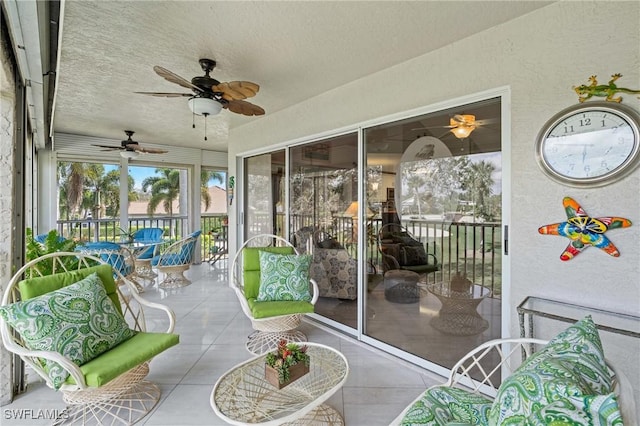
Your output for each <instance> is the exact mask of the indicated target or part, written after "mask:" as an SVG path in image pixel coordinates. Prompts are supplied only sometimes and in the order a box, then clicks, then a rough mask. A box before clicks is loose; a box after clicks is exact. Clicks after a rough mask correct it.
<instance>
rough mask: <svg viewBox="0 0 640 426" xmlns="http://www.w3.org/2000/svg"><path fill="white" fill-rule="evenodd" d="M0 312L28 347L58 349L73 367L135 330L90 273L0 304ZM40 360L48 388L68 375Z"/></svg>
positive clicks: (116, 343) (95, 355) (127, 336)
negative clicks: (55, 287) (62, 284)
mask: <svg viewBox="0 0 640 426" xmlns="http://www.w3.org/2000/svg"><path fill="white" fill-rule="evenodd" d="M0 315H1V316H2V318H3V319H4V320H5V321H7V323H9V324H10V325H11V326H12V327H13V328H14V329H15V330H16V331H17V332H18V333H19V334H20V336H21V337H22V339H23V340H24V342H25V345H26V346H27V347H28V348H30V349H34V350H43V351H54V352H58V353H60V354H62V355H64V356H66V357H68V358H70V359H71V360H73V362H75V363H76V364H78V365H82V364H84V363H86V362H88V361H90V360H92V359H94V358H95V357H97V356H98V355H100V354H102V353H103V352H105V351H108V350H109V349H111V348H113V347H115V346H116V345H118V344H119V343H121V342H123V341H125V340H127V339H129V338H130V337H131V336H133V335H134V334H135V332H134V331H133V330H131V329H129V327H128V325H127V323H126V322H125V320H124V318H123V317H122V314H120V312H119V311H118V309H116V306H115V305H114V303H113V302H112V301H111V299H110V298H109V297H108V296H107V293H106V291H105V288H104V286H103V284H102V281H101V280H100V278H99V277H98V275H97V274H96V273H95V272H94V273H92V274H91V275H89V276H87V277H86V278H84V279H83V280H81V281H78V282H77V283H75V284H71V285H69V286H66V287H63V288H61V289H58V290H55V291H52V292H50V293H46V294H43V295H41V296H38V297H34V298H32V299H28V300H25V301H22V302H17V303H13V304H10V305H6V306H2V307H0ZM44 363H45V369H46V370H47V372H48V374H49V378H50V379H51V382H52V383H53V386H54V387H55V388H56V389H58V388H59V387H60V386H61V385H62V384H63V383H64V381H65V380H66V379H67V377H68V376H69V373H68V372H67V371H66V370H65V369H64V368H62V366H60V365H59V364H58V363H56V362H53V361H46V360H45V361H44Z"/></svg>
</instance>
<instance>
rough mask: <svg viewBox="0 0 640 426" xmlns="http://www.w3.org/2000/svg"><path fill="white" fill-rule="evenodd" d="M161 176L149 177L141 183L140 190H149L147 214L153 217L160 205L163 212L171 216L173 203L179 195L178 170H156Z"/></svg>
mask: <svg viewBox="0 0 640 426" xmlns="http://www.w3.org/2000/svg"><path fill="white" fill-rule="evenodd" d="M155 172H156V173H160V175H161V176H149V177H147V178H145V179H144V180H143V181H142V190H143V191H144V192H147V190H148V189H149V188H151V198H150V199H149V204H148V205H147V214H149V216H153V213H154V212H155V211H156V208H157V207H158V206H159V205H160V203H162V206H163V207H164V211H165V212H167V213H168V214H169V216H173V201H174V200H176V199H177V198H178V195H180V170H176V169H166V168H162V169H156V170H155Z"/></svg>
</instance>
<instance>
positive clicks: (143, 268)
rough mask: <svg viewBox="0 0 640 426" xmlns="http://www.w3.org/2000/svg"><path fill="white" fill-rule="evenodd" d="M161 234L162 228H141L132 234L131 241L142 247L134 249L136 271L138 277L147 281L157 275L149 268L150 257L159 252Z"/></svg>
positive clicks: (162, 232)
mask: <svg viewBox="0 0 640 426" xmlns="http://www.w3.org/2000/svg"><path fill="white" fill-rule="evenodd" d="M163 234H164V229H162V228H142V229H138V230H137V231H136V232H135V233H134V234H133V243H134V244H135V245H141V246H142V249H140V250H138V249H136V252H137V253H136V273H137V275H138V276H139V277H141V278H143V279H146V280H149V281H153V280H154V279H155V278H156V277H157V275H156V273H155V272H153V269H152V268H151V259H153V258H154V257H155V256H157V255H158V253H159V250H160V248H159V247H160V244H161V243H162V235H163ZM135 245H134V247H135Z"/></svg>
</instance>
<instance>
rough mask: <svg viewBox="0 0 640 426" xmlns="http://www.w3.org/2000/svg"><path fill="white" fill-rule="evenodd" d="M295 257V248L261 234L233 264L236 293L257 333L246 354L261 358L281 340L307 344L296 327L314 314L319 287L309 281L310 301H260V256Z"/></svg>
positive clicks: (242, 251)
mask: <svg viewBox="0 0 640 426" xmlns="http://www.w3.org/2000/svg"><path fill="white" fill-rule="evenodd" d="M260 251H267V252H271V253H278V254H296V255H298V254H299V253H298V252H297V251H296V249H295V247H294V246H293V245H292V244H291V243H289V242H288V241H287V240H285V239H284V238H282V237H279V236H276V235H271V234H261V235H256V236H254V237H252V238H249V239H248V240H247V241H245V242H244V244H242V246H241V247H240V248H239V249H238V251H237V252H236V255H235V256H234V258H233V263H232V266H231V268H232V274H233V275H232V278H233V283H232V284H233V289H234V290H235V292H236V296H237V297H238V300H239V301H240V305H241V307H242V311H243V312H244V314H245V315H246V316H247V317H248V318H249V319H250V320H251V324H252V326H253V329H254V330H255V332H254V333H253V334H251V335H250V336H249V339H248V340H247V344H246V346H247V350H248V351H249V352H251V353H253V354H256V355H259V354H263V353H266V352H269V351H272V350H274V349H275V348H276V346H277V344H278V342H279V341H280V339H286V340H287V341H290V342H306V341H307V336H305V335H304V333H302V332H301V331H299V330H296V327H298V325H300V320H301V318H302V316H303V315H305V314H308V313H311V312H313V310H314V305H315V303H316V301H317V300H318V295H319V291H318V285H317V284H316V282H315V281H314V280H313V279H310V285H311V287H312V291H311V292H310V294H311V300H310V301H308V302H306V301H280V300H278V301H262V302H261V301H257V300H256V299H257V298H258V293H259V286H260V275H261V274H260V272H261V271H260V260H259V252H260Z"/></svg>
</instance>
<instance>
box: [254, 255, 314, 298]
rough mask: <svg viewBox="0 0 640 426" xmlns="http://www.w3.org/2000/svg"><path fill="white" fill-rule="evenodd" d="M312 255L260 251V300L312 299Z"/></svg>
mask: <svg viewBox="0 0 640 426" xmlns="http://www.w3.org/2000/svg"><path fill="white" fill-rule="evenodd" d="M310 266H311V256H310V255H307V254H301V255H295V254H294V255H286V254H274V253H269V252H266V251H261V252H260V287H259V289H258V297H257V298H256V300H257V301H258V302H266V301H274V300H304V301H310V300H311V292H310V291H309V267H310Z"/></svg>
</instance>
